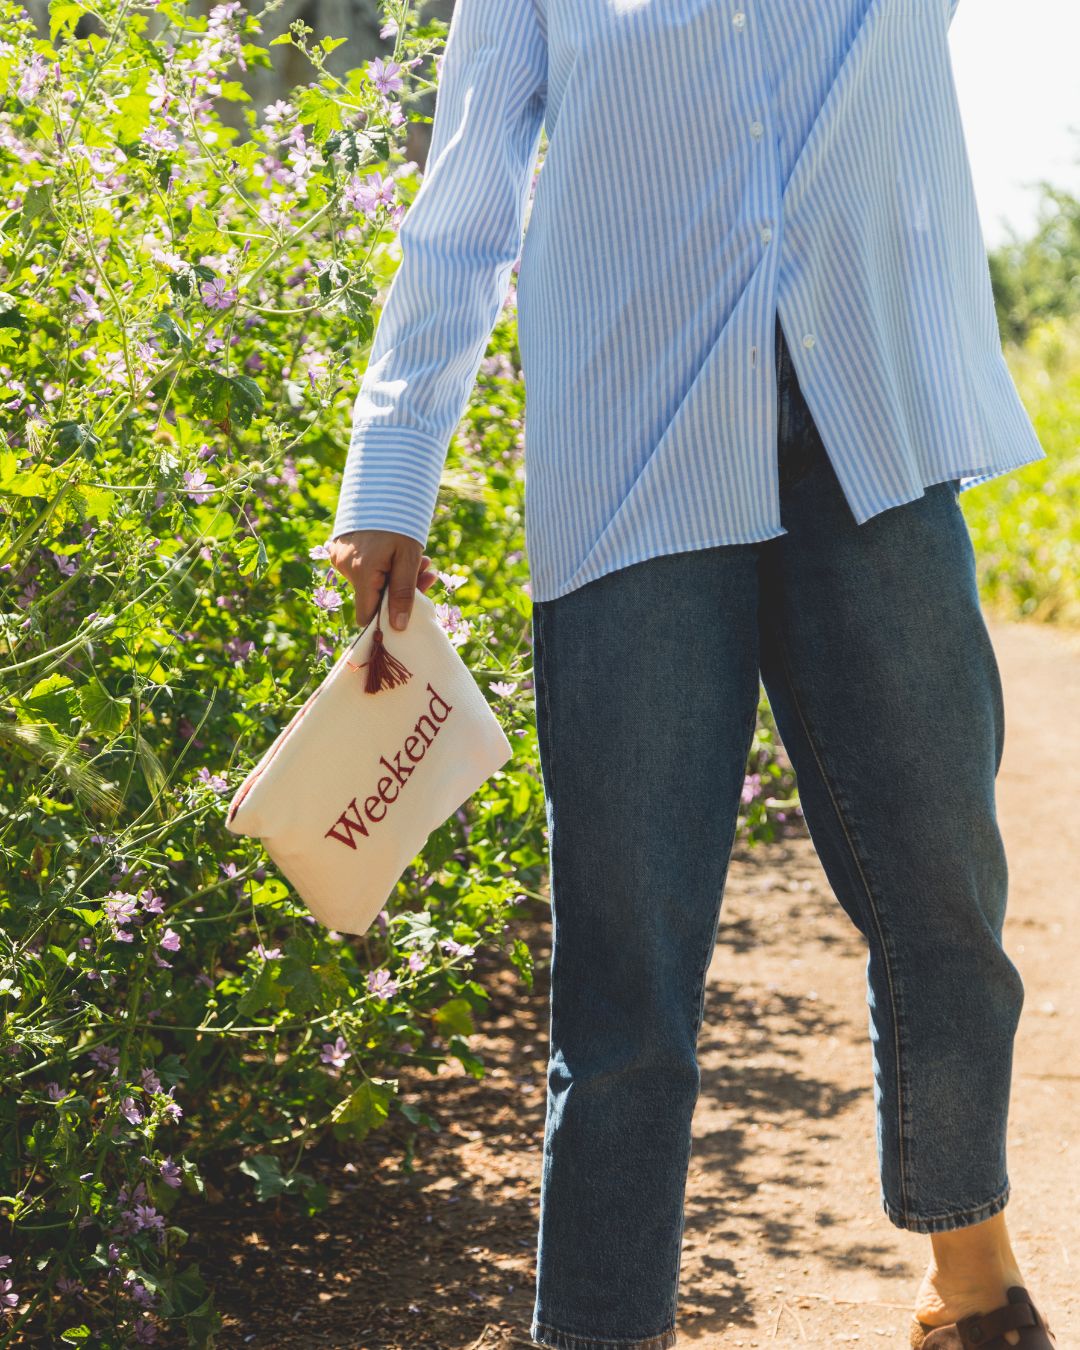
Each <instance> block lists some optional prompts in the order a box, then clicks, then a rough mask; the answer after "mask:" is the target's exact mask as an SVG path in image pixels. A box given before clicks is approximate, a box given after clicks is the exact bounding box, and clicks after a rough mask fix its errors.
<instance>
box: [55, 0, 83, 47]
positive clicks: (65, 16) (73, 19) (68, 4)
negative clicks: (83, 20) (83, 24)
mask: <svg viewBox="0 0 1080 1350" xmlns="http://www.w3.org/2000/svg"><path fill="white" fill-rule="evenodd" d="M82 13H83V7H82V5H79V4H75V3H74V0H53V3H52V4H51V5H50V6H49V41H50V42H55V41H56V35H57V33H59V32H60V31H61V30H62V29H64V28H71V29H74V27H75V25H76V24H77V23H78V22H79V17H80V15H81V14H82Z"/></svg>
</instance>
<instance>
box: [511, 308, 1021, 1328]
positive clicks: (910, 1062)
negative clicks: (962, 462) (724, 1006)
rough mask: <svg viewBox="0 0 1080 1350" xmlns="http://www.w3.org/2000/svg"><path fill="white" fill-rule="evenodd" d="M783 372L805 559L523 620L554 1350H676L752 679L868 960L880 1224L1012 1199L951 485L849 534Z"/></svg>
mask: <svg viewBox="0 0 1080 1350" xmlns="http://www.w3.org/2000/svg"><path fill="white" fill-rule="evenodd" d="M776 360H777V369H778V376H779V393H780V422H779V444H778V458H779V474H780V493H781V515H782V520H783V523H784V526H785V527H786V529H787V531H788V533H787V534H786V535H782V536H778V537H775V538H773V539H768V540H765V541H761V542H757V543H751V544H737V545H725V546H720V547H714V548H704V549H695V550H692V551H687V552H683V553H676V554H666V555H661V556H658V557H654V558H650V559H647V560H645V561H643V562H639V563H635V564H632V565H630V566H627V567H625V568H621V569H619V570H617V571H615V572H612V573H609V574H608V575H606V576H603V577H599V578H597V579H596V580H594V581H592V582H589V583H588V584H587V585H584V586H582V587H580V588H579V589H577V590H575V591H572V592H570V593H569V594H567V595H563V596H559V597H557V598H556V599H553V600H549V601H546V602H541V603H536V604H534V606H533V642H534V648H533V651H534V662H535V667H534V674H535V689H536V705H537V731H538V736H539V747H540V760H541V769H542V773H543V781H544V791H545V799H546V806H547V823H548V849H549V861H550V882H551V908H552V940H553V945H552V958H551V971H550V975H551V993H550V999H551V1002H550V1055H549V1060H548V1071H547V1119H546V1126H545V1134H544V1144H543V1162H542V1186H541V1197H540V1216H539V1237H538V1250H537V1274H536V1304H535V1309H534V1315H533V1322H532V1326H531V1328H530V1331H531V1335H532V1338H533V1340H534V1341H535V1342H536V1343H538V1344H540V1345H547V1346H557V1347H562V1350H617V1348H620V1347H621V1348H622V1350H664V1348H665V1347H667V1346H672V1345H674V1344H675V1312H676V1295H677V1286H678V1278H679V1266H680V1259H681V1245H682V1233H683V1203H684V1198H685V1189H686V1178H687V1169H688V1164H689V1158H690V1148H691V1118H692V1115H693V1111H694V1106H695V1102H696V1100H697V1096H698V1092H699V1087H700V1072H699V1067H698V1063H697V1038H698V1032H699V1029H700V1026H701V1019H702V1015H703V1009H704V995H705V974H706V970H707V968H708V966H709V963H710V958H711V956H712V952H713V947H714V945H715V942H716V935H717V927H718V921H719V912H720V904H721V899H722V895H723V890H724V883H725V877H726V874H727V867H728V862H729V858H730V854H731V848H732V845H733V843H734V836H735V830H736V825H737V820H738V812H739V804H740V797H741V791H742V787H743V778H744V774H745V772H746V767H747V759H748V755H749V751H750V744H751V738H752V734H753V731H754V725H755V719H756V713H757V706H758V696H759V677H760V680H761V682H763V683H764V686H765V692H766V694H767V696H768V699H769V703H770V706H771V708H772V712H773V715H774V717H775V720H776V724H777V727H778V729H779V732H780V735H781V737H782V739H783V742H784V746H785V748H786V750H787V753H788V755H789V756H790V759H791V761H792V763H793V765H794V768H795V772H796V775H797V778H798V785H799V793H800V798H801V802H802V808H803V813H804V816H805V820H806V824H807V827H808V829H809V832H810V835H811V838H812V840H813V844H814V847H815V849H816V852H817V854H818V857H819V858H820V860H821V863H822V867H823V869H824V871H825V873H826V875H827V877H828V880H829V883H830V886H831V888H832V890H833V892H834V894H835V896H836V898H837V900H838V901H839V903H840V905H841V906H842V907H843V909H844V910H845V911H846V913H847V914H848V916H849V917H850V919H851V921H852V922H853V923H854V924H855V926H856V927H857V928H858V930H859V931H860V933H861V934H862V935H863V937H864V939H865V941H866V946H867V964H866V978H867V1003H868V1007H869V1037H870V1043H871V1050H872V1060H873V1082H874V1100H875V1107H876V1135H877V1156H878V1162H879V1167H880V1177H881V1200H882V1205H883V1208H884V1211H885V1214H886V1215H887V1216H888V1218H889V1219H890V1220H891V1221H892V1222H893V1223H894V1224H895V1225H896V1226H897V1227H900V1228H906V1229H911V1230H914V1231H915V1232H920V1233H932V1232H939V1231H942V1230H945V1229H951V1228H958V1227H961V1226H964V1225H968V1224H973V1223H977V1222H979V1221H981V1220H983V1219H987V1218H989V1217H990V1216H991V1215H993V1214H995V1213H997V1212H998V1211H999V1210H1000V1209H1002V1208H1003V1207H1004V1205H1005V1204H1006V1201H1007V1200H1008V1196H1009V1180H1008V1175H1007V1172H1006V1160H1005V1136H1006V1120H1007V1116H1008V1106H1009V1093H1010V1080H1011V1073H1012V1047H1013V1036H1014V1032H1015V1030H1016V1026H1017V1023H1018V1020H1019V1016H1020V1010H1021V1006H1022V1003H1023V997H1024V987H1023V983H1022V981H1021V978H1020V975H1019V972H1018V971H1017V969H1016V967H1015V966H1014V964H1013V963H1012V961H1011V960H1010V959H1009V957H1008V956H1007V955H1006V953H1005V951H1004V950H1003V947H1002V942H1001V934H1002V924H1003V921H1004V917H1005V907H1006V891H1007V867H1006V859H1005V852H1004V848H1003V845H1002V839H1001V835H1000V833H999V830H998V824H997V818H996V811H995V795H994V789H995V778H996V776H997V771H998V767H999V764H1000V761H1001V753H1002V748H1003V741H1004V729H1005V728H1004V707H1003V702H1002V690H1001V682H1000V677H999V672H998V667H997V664H996V661H995V656H994V651H993V648H992V646H991V642H990V638H989V634H988V632H987V629H986V626H985V623H984V620H983V615H982V611H981V610H980V607H979V597H978V592H977V586H976V574H975V558H974V553H973V549H972V544H971V540H970V536H969V534H968V531H967V525H966V522H965V520H964V517H963V514H962V512H961V510H960V507H959V503H958V500H957V498H958V495H959V482H958V481H957V480H955V479H950V480H946V481H944V482H941V483H935V484H933V485H931V486H929V487H928V488H927V490H926V492H925V493H924V495H923V496H922V497H920V498H918V499H917V500H915V501H912V502H907V503H904V504H903V505H901V506H898V507H894V508H892V509H890V510H886V511H883V512H881V513H880V514H878V515H877V516H875V517H872V518H871V519H870V520H868V521H867V522H866V523H865V524H864V525H862V526H858V525H856V523H855V521H854V518H853V517H852V515H851V513H850V510H849V508H848V506H847V503H846V501H845V498H844V496H843V493H842V491H841V489H840V486H839V483H838V481H837V479H836V477H835V474H834V472H833V470H832V467H831V464H830V462H829V459H828V456H827V454H826V452H825V449H824V446H823V445H822V443H821V440H820V437H819V435H818V433H817V430H816V428H815V426H814V423H813V419H812V417H811V415H810V411H809V408H808V407H807V405H806V403H805V402H804V400H803V398H802V395H801V393H800V391H799V388H798V383H797V380H796V377H795V371H794V367H793V365H792V363H791V358H790V354H789V353H788V351H787V348H786V346H785V344H784V342H783V337H782V333H781V332H780V331H779V329H778V333H777V349H776ZM719 1217H720V1216H718V1219H719Z"/></svg>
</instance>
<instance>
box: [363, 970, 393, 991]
mask: <svg viewBox="0 0 1080 1350" xmlns="http://www.w3.org/2000/svg"><path fill="white" fill-rule="evenodd" d="M367 987H368V993H369V994H374V995H375V997H376V998H393V996H394V995H395V994H396V993H397V989H398V987H397V981H396V980H395V979H394V978H393V976H392V975H391V974H390V972H389V971H388V970H371V971H369V972H368V977H367Z"/></svg>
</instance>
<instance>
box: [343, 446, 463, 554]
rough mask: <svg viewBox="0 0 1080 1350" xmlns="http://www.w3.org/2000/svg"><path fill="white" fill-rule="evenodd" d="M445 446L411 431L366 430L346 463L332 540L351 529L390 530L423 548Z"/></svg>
mask: <svg viewBox="0 0 1080 1350" xmlns="http://www.w3.org/2000/svg"><path fill="white" fill-rule="evenodd" d="M446 450H447V447H446V446H444V445H443V444H442V443H441V442H440V441H437V440H436V439H435V438H434V437H432V436H429V435H427V433H425V432H422V431H417V430H416V429H415V428H413V427H406V426H380V427H376V426H369V427H367V428H366V429H365V430H364V431H362V432H359V433H357V434H356V435H355V436H354V439H353V441H352V444H351V445H350V447H349V454H348V457H347V459H346V461H345V472H344V474H343V475H342V480H341V492H340V494H339V496H338V504H337V512H336V515H335V517H334V528H333V533H332V534H331V538H332V539H337V538H338V536H339V535H342V534H348V533H350V532H351V531H352V530H393V531H395V532H396V533H398V534H407V535H409V536H410V537H411V538H413V539H415V540H417V542H418V543H419V544H420V545H421V547H423V546H424V545H425V544H426V543H427V536H428V531H429V530H430V529H431V519H432V516H433V515H434V514H435V503H436V499H437V497H438V492H439V482H440V480H441V478H442V470H443V464H444V462H445V460H446Z"/></svg>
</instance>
